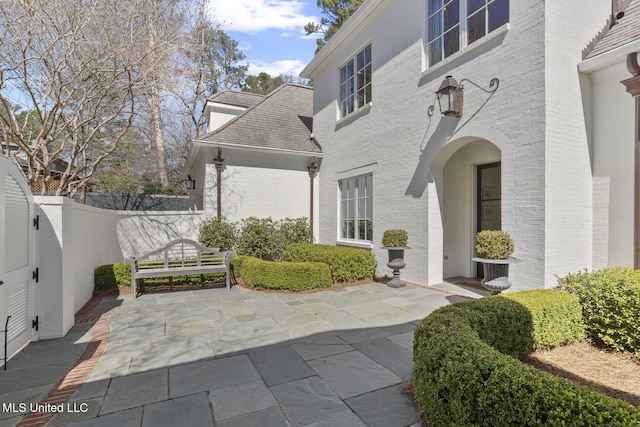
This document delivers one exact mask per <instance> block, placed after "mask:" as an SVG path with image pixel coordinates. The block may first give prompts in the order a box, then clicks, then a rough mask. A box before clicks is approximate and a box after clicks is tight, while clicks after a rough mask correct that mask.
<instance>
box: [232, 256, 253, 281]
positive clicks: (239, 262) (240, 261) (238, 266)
mask: <svg viewBox="0 0 640 427" xmlns="http://www.w3.org/2000/svg"><path fill="white" fill-rule="evenodd" d="M247 258H250V257H249V256H247V255H237V256H234V257H233V258H231V260H230V261H229V269H230V270H231V277H233V278H236V277H238V276H242V275H243V274H242V267H243V265H244V262H245V261H246V260H247Z"/></svg>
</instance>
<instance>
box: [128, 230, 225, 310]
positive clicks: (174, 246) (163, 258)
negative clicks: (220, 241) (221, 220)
mask: <svg viewBox="0 0 640 427" xmlns="http://www.w3.org/2000/svg"><path fill="white" fill-rule="evenodd" d="M233 256H234V254H233V252H222V251H220V250H218V249H214V248H207V247H206V246H202V245H201V244H199V243H198V242H195V241H193V240H189V239H177V240H174V241H172V242H169V243H167V245H165V246H164V247H162V248H160V249H158V250H155V251H152V252H148V253H146V254H144V255H140V256H133V257H131V258H128V259H127V262H128V263H129V264H130V265H131V292H132V293H133V297H134V298H136V297H137V296H138V293H137V290H136V281H137V280H138V279H145V278H150V277H172V276H186V275H190V274H209V273H225V283H226V285H227V289H231V278H230V268H229V261H230V260H231V258H232V257H233Z"/></svg>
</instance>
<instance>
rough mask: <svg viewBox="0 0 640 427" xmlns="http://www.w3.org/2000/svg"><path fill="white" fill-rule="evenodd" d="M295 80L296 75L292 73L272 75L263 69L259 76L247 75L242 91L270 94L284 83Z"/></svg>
mask: <svg viewBox="0 0 640 427" xmlns="http://www.w3.org/2000/svg"><path fill="white" fill-rule="evenodd" d="M293 81H294V77H293V75H291V74H280V75H278V76H275V77H271V75H270V74H269V73H265V72H264V71H263V72H262V73H260V74H258V75H257V76H251V75H250V76H247V78H246V79H245V82H244V85H243V86H242V91H243V92H251V93H259V94H261V95H268V94H269V93H270V92H272V91H273V90H275V89H277V88H278V87H280V86H282V85H283V84H284V83H291V82H293Z"/></svg>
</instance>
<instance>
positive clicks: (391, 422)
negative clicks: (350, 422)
mask: <svg viewBox="0 0 640 427" xmlns="http://www.w3.org/2000/svg"><path fill="white" fill-rule="evenodd" d="M346 402H347V404H348V405H349V406H350V407H351V408H352V409H353V410H354V411H355V412H356V413H357V414H358V415H359V416H360V418H362V419H363V420H364V421H365V422H366V423H367V425H369V426H370V427H388V426H407V425H411V424H413V423H415V422H417V421H418V418H417V416H416V411H415V409H414V408H413V405H412V404H411V402H410V401H409V399H408V398H407V396H406V395H404V394H402V392H401V390H400V388H399V386H392V387H388V388H385V389H382V390H376V391H373V392H371V393H367V394H363V395H360V396H357V397H353V398H351V399H347V401H346Z"/></svg>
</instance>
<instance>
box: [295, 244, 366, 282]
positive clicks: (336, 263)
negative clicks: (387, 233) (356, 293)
mask: <svg viewBox="0 0 640 427" xmlns="http://www.w3.org/2000/svg"><path fill="white" fill-rule="evenodd" d="M284 260H285V261H292V262H323V263H325V264H327V265H328V266H329V269H330V270H331V278H332V280H333V282H335V283H343V282H353V281H356V280H362V279H369V278H373V276H374V274H375V270H376V265H377V263H376V258H375V256H374V255H373V253H371V252H369V251H366V250H364V249H357V248H348V247H344V246H332V245H319V244H312V243H295V244H291V245H289V246H287V248H286V249H285V251H284Z"/></svg>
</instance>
